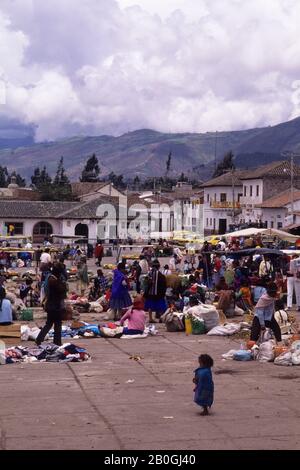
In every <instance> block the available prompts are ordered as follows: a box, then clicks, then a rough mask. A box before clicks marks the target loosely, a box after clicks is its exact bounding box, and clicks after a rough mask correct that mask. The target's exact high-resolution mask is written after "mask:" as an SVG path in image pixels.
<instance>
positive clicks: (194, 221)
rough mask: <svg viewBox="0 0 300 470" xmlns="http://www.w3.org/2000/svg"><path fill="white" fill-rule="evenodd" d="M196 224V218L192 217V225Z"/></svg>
mask: <svg viewBox="0 0 300 470" xmlns="http://www.w3.org/2000/svg"><path fill="white" fill-rule="evenodd" d="M196 223H197V219H196V217H193V218H192V225H196Z"/></svg>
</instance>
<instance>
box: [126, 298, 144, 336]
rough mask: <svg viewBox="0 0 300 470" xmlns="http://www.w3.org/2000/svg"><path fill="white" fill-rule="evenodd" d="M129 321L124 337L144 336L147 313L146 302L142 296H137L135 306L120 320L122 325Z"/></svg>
mask: <svg viewBox="0 0 300 470" xmlns="http://www.w3.org/2000/svg"><path fill="white" fill-rule="evenodd" d="M126 320H128V326H127V327H124V330H123V335H142V334H143V333H144V329H145V325H146V312H145V311H144V300H143V297H142V296H141V295H137V296H136V297H135V299H134V301H133V306H132V307H131V308H130V309H129V310H127V312H126V313H125V315H123V317H122V318H121V320H120V325H121V326H123V325H124V322H125V321H126Z"/></svg>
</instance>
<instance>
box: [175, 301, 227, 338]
mask: <svg viewBox="0 0 300 470" xmlns="http://www.w3.org/2000/svg"><path fill="white" fill-rule="evenodd" d="M184 314H185V315H192V316H194V317H196V318H198V319H202V320H204V324H205V329H206V331H207V332H208V331H210V330H212V329H213V328H214V327H215V326H217V325H219V322H220V317H219V313H218V311H217V309H216V308H215V307H214V306H213V305H206V304H199V305H195V306H194V307H189V308H187V309H186V310H185V311H184Z"/></svg>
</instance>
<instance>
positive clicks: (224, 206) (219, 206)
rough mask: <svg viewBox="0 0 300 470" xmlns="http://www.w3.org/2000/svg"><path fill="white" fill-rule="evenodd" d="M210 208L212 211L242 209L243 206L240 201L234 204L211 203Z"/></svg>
mask: <svg viewBox="0 0 300 470" xmlns="http://www.w3.org/2000/svg"><path fill="white" fill-rule="evenodd" d="M210 207H211V208H212V209H225V210H226V209H240V208H241V204H240V203H239V202H238V201H235V202H234V203H233V202H232V201H223V202H221V201H211V202H210Z"/></svg>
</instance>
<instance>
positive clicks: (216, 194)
mask: <svg viewBox="0 0 300 470" xmlns="http://www.w3.org/2000/svg"><path fill="white" fill-rule="evenodd" d="M216 200H217V193H215V201H216Z"/></svg>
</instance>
